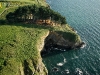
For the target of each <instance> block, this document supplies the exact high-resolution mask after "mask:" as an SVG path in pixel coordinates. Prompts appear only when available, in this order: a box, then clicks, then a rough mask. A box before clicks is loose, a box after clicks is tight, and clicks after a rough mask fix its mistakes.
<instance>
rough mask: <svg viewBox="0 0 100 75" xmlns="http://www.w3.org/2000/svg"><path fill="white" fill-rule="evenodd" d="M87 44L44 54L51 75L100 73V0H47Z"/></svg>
mask: <svg viewBox="0 0 100 75" xmlns="http://www.w3.org/2000/svg"><path fill="white" fill-rule="evenodd" d="M46 2H47V3H48V4H49V5H50V7H51V9H53V10H55V11H57V12H59V13H60V14H61V15H63V16H65V17H66V20H67V23H68V24H69V25H70V26H71V27H73V28H74V29H75V30H76V31H77V34H79V36H80V37H81V39H82V41H84V42H85V43H86V46H85V47H84V48H81V49H77V50H69V51H66V52H59V53H57V52H56V53H52V54H49V55H48V56H44V57H43V62H44V64H45V66H46V67H47V69H48V73H49V75H100V0H46Z"/></svg>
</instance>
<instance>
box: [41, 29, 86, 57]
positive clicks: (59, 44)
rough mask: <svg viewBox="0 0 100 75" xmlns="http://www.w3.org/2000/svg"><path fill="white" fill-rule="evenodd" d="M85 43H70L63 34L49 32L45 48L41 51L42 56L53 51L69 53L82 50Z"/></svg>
mask: <svg viewBox="0 0 100 75" xmlns="http://www.w3.org/2000/svg"><path fill="white" fill-rule="evenodd" d="M84 45H85V42H82V41H80V42H70V41H69V40H68V39H65V38H63V36H61V34H58V33H56V32H52V31H51V32H49V34H48V36H47V37H46V38H45V40H44V48H43V50H41V55H45V54H48V53H51V52H53V51H55V52H56V51H69V50H76V49H79V48H82V47H83V46H84Z"/></svg>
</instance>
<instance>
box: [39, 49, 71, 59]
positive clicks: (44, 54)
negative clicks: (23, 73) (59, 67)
mask: <svg viewBox="0 0 100 75" xmlns="http://www.w3.org/2000/svg"><path fill="white" fill-rule="evenodd" d="M71 50H72V49H66V50H61V49H60V50H59V49H58V50H54V49H52V50H51V51H49V52H47V51H45V52H43V53H41V56H42V58H46V57H50V56H55V55H58V54H61V53H65V52H68V51H71Z"/></svg>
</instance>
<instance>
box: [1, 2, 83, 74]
mask: <svg viewBox="0 0 100 75" xmlns="http://www.w3.org/2000/svg"><path fill="white" fill-rule="evenodd" d="M37 1H38V0H37ZM43 2H44V4H45V6H46V5H47V4H46V3H45V1H43ZM37 3H38V2H37ZM41 3H42V0H39V3H38V4H41ZM10 8H11V7H10ZM10 8H9V9H7V10H8V11H7V12H5V13H3V14H2V15H1V16H2V18H5V15H6V14H7V13H9V12H11V11H12V12H13V11H14V10H12V8H11V10H10ZM13 9H15V8H13ZM1 16H0V17H1ZM4 24H5V23H4ZM50 45H54V46H57V47H60V46H61V47H62V48H66V49H68V48H71V49H74V48H77V47H80V45H81V39H80V37H79V35H78V34H76V33H75V31H74V30H73V29H72V28H71V27H70V26H69V25H67V24H66V25H62V26H60V25H58V26H56V25H55V26H41V25H36V24H21V23H20V24H6V25H3V24H0V75H47V74H48V71H47V69H46V67H45V65H44V64H43V62H42V58H41V52H42V51H43V50H44V49H46V47H48V48H49V46H50Z"/></svg>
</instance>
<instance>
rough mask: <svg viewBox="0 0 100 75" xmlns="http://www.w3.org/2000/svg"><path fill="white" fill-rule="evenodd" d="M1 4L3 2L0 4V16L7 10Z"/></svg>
mask: <svg viewBox="0 0 100 75" xmlns="http://www.w3.org/2000/svg"><path fill="white" fill-rule="evenodd" d="M1 3H2V2H0V14H1V13H2V12H3V11H4V10H5V6H3V5H2V4H1Z"/></svg>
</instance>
